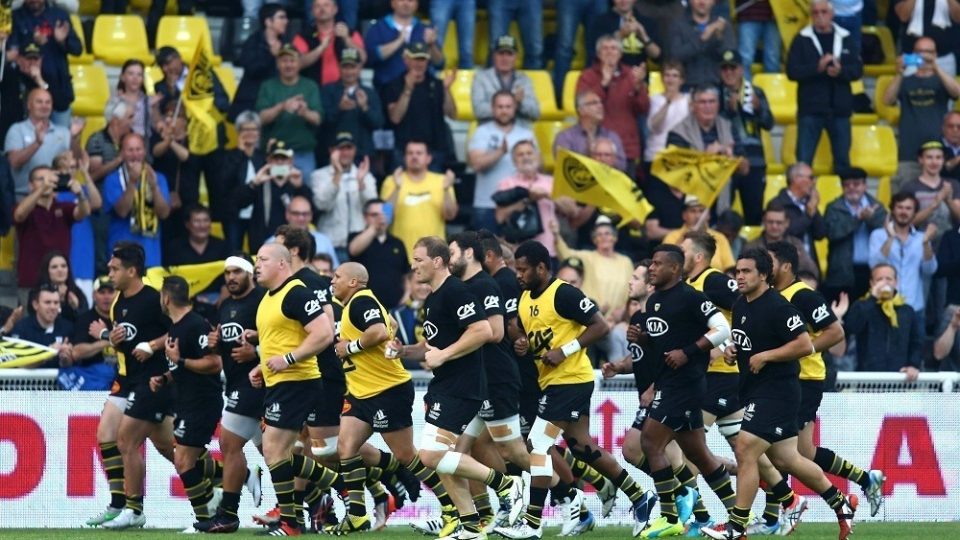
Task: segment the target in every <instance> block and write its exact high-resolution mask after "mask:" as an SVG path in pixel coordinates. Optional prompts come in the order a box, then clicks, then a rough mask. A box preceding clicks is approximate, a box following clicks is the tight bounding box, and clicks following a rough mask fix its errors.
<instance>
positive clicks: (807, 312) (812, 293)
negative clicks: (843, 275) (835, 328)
mask: <svg viewBox="0 0 960 540" xmlns="http://www.w3.org/2000/svg"><path fill="white" fill-rule="evenodd" d="M780 294H782V295H783V297H784V298H786V299H787V301H788V302H790V303H791V304H793V305H794V307H796V308H797V310H798V311H799V312H800V316H801V317H803V321H804V323H806V325H807V333H809V334H810V339H815V338H816V337H817V336H819V335H820V334H822V333H823V329H824V328H826V327H827V326H829V325H830V324H831V323H833V322H834V321H836V320H837V318H836V316H835V315H834V314H833V311H831V310H830V308H828V307H827V301H826V300H824V298H823V296H821V295H820V293H818V292H817V291H816V290H814V289H811V288H810V287H809V286H808V285H807V284H806V283H804V282H802V281H800V280H797V281H795V282H793V283H791V284H790V286H788V287H787V288H785V289H783V290H782V291H780ZM826 378H827V366H826V364H824V362H823V355H822V354H821V353H819V352H815V353H812V354H808V355H806V356H804V357H803V358H801V359H800V380H801V381H822V380H824V379H826Z"/></svg>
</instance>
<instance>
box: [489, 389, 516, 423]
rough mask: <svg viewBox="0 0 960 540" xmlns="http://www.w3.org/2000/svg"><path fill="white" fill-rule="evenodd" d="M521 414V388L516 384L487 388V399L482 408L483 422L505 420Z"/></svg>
mask: <svg viewBox="0 0 960 540" xmlns="http://www.w3.org/2000/svg"><path fill="white" fill-rule="evenodd" d="M519 412H520V387H519V386H517V385H514V384H509V383H505V384H492V385H489V386H488V387H487V399H485V400H483V403H482V405H481V406H480V418H482V419H483V420H487V421H490V420H505V419H507V418H511V417H513V416H516V415H517V414H519Z"/></svg>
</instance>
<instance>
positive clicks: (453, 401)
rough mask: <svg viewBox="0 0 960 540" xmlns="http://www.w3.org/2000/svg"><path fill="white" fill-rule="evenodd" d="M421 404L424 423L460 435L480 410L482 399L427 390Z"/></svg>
mask: <svg viewBox="0 0 960 540" xmlns="http://www.w3.org/2000/svg"><path fill="white" fill-rule="evenodd" d="M423 404H424V409H425V412H424V418H423V420H424V421H425V422H426V423H428V424H430V425H433V426H437V427H438V428H440V429H445V430H447V431H450V432H452V433H455V434H457V435H460V434H462V433H463V432H464V431H465V430H466V429H467V424H469V423H470V422H472V421H473V419H474V418H476V416H477V413H479V412H480V406H481V405H482V404H483V400H480V399H465V398H461V397H457V396H451V395H448V394H437V393H436V392H431V391H429V390H427V395H425V396H423Z"/></svg>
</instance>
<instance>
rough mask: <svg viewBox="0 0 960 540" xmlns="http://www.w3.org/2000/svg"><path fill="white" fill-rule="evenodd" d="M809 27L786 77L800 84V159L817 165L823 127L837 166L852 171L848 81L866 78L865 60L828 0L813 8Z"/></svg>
mask: <svg viewBox="0 0 960 540" xmlns="http://www.w3.org/2000/svg"><path fill="white" fill-rule="evenodd" d="M810 21H811V24H809V25H807V26H805V27H804V28H803V29H802V30H800V33H798V34H797V37H796V38H794V40H793V43H791V44H790V54H789V55H788V56H787V76H788V77H789V78H790V80H791V81H796V82H797V149H796V151H797V161H802V162H804V163H813V156H814V154H815V153H816V150H817V143H818V142H819V141H820V134H821V133H822V132H823V130H824V129H826V130H827V134H828V135H829V136H830V149H831V150H833V167H834V170H836V171H842V170H845V169H847V168H848V167H850V137H851V136H850V115H851V114H852V113H853V95H852V93H851V92H850V83H851V82H853V81H855V80H857V79H859V78H860V77H862V76H863V62H862V61H861V60H860V55H859V54H858V53H857V51H854V50H853V48H852V46H851V44H850V32H848V31H847V30H845V29H843V28H841V27H840V26H839V25H837V24H836V23H834V22H833V5H832V4H830V2H828V1H827V0H814V1H813V2H812V3H811V4H810Z"/></svg>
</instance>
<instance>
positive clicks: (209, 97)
mask: <svg viewBox="0 0 960 540" xmlns="http://www.w3.org/2000/svg"><path fill="white" fill-rule="evenodd" d="M214 77H216V75H214V73H213V57H212V53H211V52H210V51H208V50H207V48H206V47H205V46H204V42H203V40H202V39H201V40H198V41H197V50H196V51H195V52H194V53H193V62H191V63H190V71H189V72H188V73H187V81H186V84H184V86H183V97H182V99H183V106H184V107H185V108H186V110H187V140H188V142H189V145H190V153H191V154H196V155H200V156H202V155H205V154H209V153H210V152H213V151H214V150H216V149H217V144H218V141H217V123H218V122H222V121H223V118H222V115H221V114H220V112H219V111H217V108H216V107H214V105H213V80H214Z"/></svg>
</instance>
